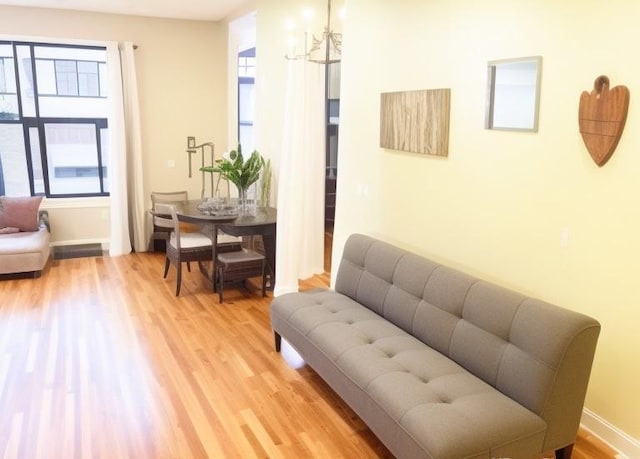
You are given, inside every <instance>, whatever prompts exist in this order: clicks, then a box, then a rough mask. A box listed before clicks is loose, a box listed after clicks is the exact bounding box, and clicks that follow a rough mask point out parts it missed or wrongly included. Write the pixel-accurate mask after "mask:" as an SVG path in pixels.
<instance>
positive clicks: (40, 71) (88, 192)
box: [0, 41, 109, 197]
mask: <svg viewBox="0 0 640 459" xmlns="http://www.w3.org/2000/svg"><path fill="white" fill-rule="evenodd" d="M106 66H107V63H106V49H105V48H104V47H95V46H76V45H59V44H47V43H25V42H9V41H0V191H4V193H5V194H7V195H14V196H24V195H44V196H48V197H77V196H106V195H108V194H109V173H108V163H109V161H108V159H109V148H108V147H109V145H108V140H109V131H108V123H107V112H108V94H107V87H108V86H107V67H106Z"/></svg>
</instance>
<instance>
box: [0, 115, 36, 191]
mask: <svg viewBox="0 0 640 459" xmlns="http://www.w3.org/2000/svg"><path fill="white" fill-rule="evenodd" d="M0 162H2V177H0V182H1V186H2V188H4V192H5V194H6V195H7V196H30V195H31V190H30V189H29V171H28V168H27V156H26V154H25V150H24V135H23V131H22V125H21V124H0Z"/></svg>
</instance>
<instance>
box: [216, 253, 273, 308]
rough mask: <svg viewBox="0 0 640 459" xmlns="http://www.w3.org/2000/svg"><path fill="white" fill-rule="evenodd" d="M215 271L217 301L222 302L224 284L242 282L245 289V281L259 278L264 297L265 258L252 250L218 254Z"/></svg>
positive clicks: (265, 279)
mask: <svg viewBox="0 0 640 459" xmlns="http://www.w3.org/2000/svg"><path fill="white" fill-rule="evenodd" d="M216 258H217V260H216V271H217V281H218V287H217V290H218V299H219V300H220V303H223V302H224V286H225V284H226V283H230V282H237V281H243V282H244V284H245V288H246V282H247V279H249V278H251V277H257V276H260V277H261V278H262V296H263V297H264V296H266V284H267V282H266V281H267V276H266V270H265V266H266V258H265V256H264V255H262V254H260V253H258V252H254V251H253V250H248V249H242V250H236V251H232V252H224V253H218V255H217V257H216Z"/></svg>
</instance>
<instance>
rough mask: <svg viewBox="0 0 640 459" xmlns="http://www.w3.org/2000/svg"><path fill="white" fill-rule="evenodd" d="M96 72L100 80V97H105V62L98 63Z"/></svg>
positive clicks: (106, 76) (106, 77)
mask: <svg viewBox="0 0 640 459" xmlns="http://www.w3.org/2000/svg"><path fill="white" fill-rule="evenodd" d="M98 74H99V82H100V97H107V96H108V95H109V92H108V91H107V87H108V85H107V79H108V78H109V76H108V75H107V64H104V63H101V64H99V65H98Z"/></svg>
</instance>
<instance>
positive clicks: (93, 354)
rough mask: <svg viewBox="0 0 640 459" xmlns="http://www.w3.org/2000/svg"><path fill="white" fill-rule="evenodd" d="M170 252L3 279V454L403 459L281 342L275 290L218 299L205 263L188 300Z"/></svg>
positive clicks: (187, 281) (598, 452) (579, 458)
mask: <svg viewBox="0 0 640 459" xmlns="http://www.w3.org/2000/svg"><path fill="white" fill-rule="evenodd" d="M163 263H164V257H163V255H162V254H133V255H128V256H123V257H117V258H109V257H104V258H78V259H67V260H60V261H54V262H52V264H51V266H50V267H49V269H47V271H46V272H45V273H43V275H42V277H40V278H39V279H19V280H4V281H0V456H1V457H4V458H93V457H95V458H181V459H182V458H205V457H210V458H223V457H224V458H227V457H229V458H233V457H242V458H246V457H272V458H277V457H283V458H290V457H291V458H294V457H295V458H301V457H318V458H320V457H332V458H340V457H344V458H352V457H369V458H376V457H390V454H389V453H388V451H387V450H386V449H385V448H384V446H383V445H382V444H380V442H379V441H378V440H377V439H376V437H375V436H374V435H373V434H372V433H371V432H370V431H369V430H368V428H367V427H366V426H365V425H364V424H363V422H362V421H361V420H360V419H359V418H358V417H357V416H356V415H355V414H354V413H353V411H351V410H350V409H349V408H348V407H347V406H346V405H345V404H344V403H343V402H342V401H341V400H340V398H339V397H338V396H337V395H336V394H335V393H333V391H331V389H329V388H328V386H327V385H326V384H325V383H324V382H323V381H322V379H321V378H320V377H318V376H317V375H316V374H315V373H314V372H313V371H312V370H311V369H310V368H308V367H306V366H304V363H303V362H301V361H300V359H299V358H297V356H296V354H295V353H294V352H292V350H291V349H290V348H288V347H287V346H286V345H285V346H283V352H282V354H278V353H276V352H275V351H274V348H273V336H272V333H271V329H270V326H269V313H268V306H269V302H270V300H271V299H270V298H266V299H262V298H260V297H259V295H251V294H249V293H248V292H246V291H242V290H233V289H229V290H228V291H227V290H225V303H224V304H219V303H218V297H217V295H213V294H212V293H211V292H210V290H209V286H208V285H207V284H206V282H205V280H204V277H203V276H202V275H201V274H200V273H199V272H198V270H197V269H196V270H194V271H193V272H191V273H188V272H185V273H184V274H183V285H182V292H181V296H180V297H179V298H176V297H175V296H174V291H175V270H174V269H173V268H172V269H171V271H170V274H169V278H168V279H167V280H163V279H162V269H163ZM327 283H328V277H327V276H320V277H317V278H314V279H313V280H311V281H309V282H307V283H305V284H304V285H305V286H307V287H311V286H322V285H326V284H327ZM283 344H284V343H283ZM594 444H595V443H594V442H592V441H591V439H590V438H589V437H588V436H586V435H582V434H581V436H580V438H579V442H578V443H577V446H576V449H575V451H574V455H573V457H574V459H587V458H613V457H614V455H613V454H612V453H611V452H604V451H603V450H602V449H591V448H592V446H594Z"/></svg>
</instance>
